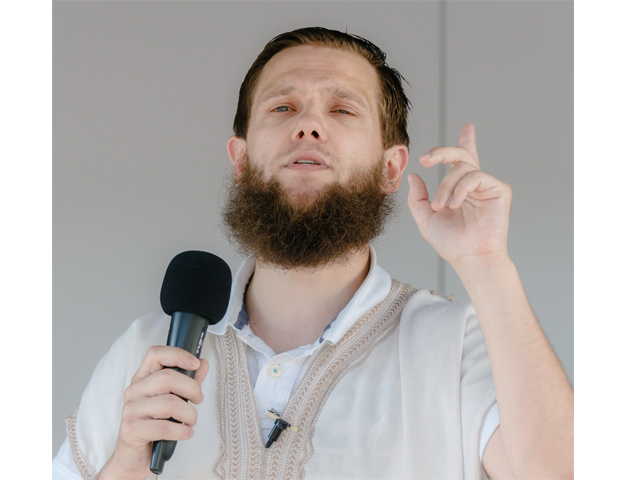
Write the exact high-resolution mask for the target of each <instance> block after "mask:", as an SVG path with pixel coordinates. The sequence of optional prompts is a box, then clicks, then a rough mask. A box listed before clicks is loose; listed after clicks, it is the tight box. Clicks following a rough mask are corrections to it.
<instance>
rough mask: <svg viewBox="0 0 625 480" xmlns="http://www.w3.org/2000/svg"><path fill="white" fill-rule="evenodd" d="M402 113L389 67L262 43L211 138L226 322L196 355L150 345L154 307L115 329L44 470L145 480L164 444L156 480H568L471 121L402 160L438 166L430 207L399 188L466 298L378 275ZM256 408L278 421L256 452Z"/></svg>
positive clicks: (568, 459)
mask: <svg viewBox="0 0 625 480" xmlns="http://www.w3.org/2000/svg"><path fill="white" fill-rule="evenodd" d="M407 110H408V101H407V99H406V97H405V94H404V92H403V89H402V86H401V76H400V75H399V74H398V73H397V72H396V71H394V70H392V69H390V68H389V67H388V66H387V65H386V63H385V61H384V54H383V53H382V52H381V51H380V50H379V49H378V48H377V47H375V46H374V45H372V44H371V43H370V42H367V41H366V40H364V39H361V38H359V37H356V36H351V35H347V34H344V33H340V32H335V31H329V30H325V29H320V28H308V29H301V30H297V31H295V32H289V33H286V34H283V35H280V36H278V37H276V38H275V39H274V40H272V41H271V42H270V43H269V44H268V45H267V46H266V47H265V49H264V50H263V52H261V54H260V55H259V57H258V59H257V60H256V62H255V63H254V65H253V66H252V67H251V69H250V71H249V72H248V74H247V76H246V78H245V80H244V82H243V85H242V87H241V91H240V97H239V105H238V110H237V114H236V117H235V125H234V130H235V135H234V136H232V137H231V138H230V139H229V140H228V144H227V150H228V154H229V157H230V159H231V161H232V164H233V167H234V175H233V185H232V187H231V190H230V196H229V199H228V204H227V206H226V208H225V210H224V223H225V225H226V226H227V228H228V232H229V235H230V237H231V239H232V240H234V241H235V242H237V243H238V244H239V246H240V247H241V250H242V251H244V252H246V253H249V254H251V256H250V258H249V259H248V260H247V261H246V262H245V263H244V264H243V265H242V267H241V268H240V270H239V272H238V273H237V276H236V278H235V281H234V284H233V288H232V295H231V300H230V305H229V308H228V312H227V313H226V316H225V317H224V319H223V320H222V321H221V322H220V323H219V324H218V325H215V326H212V327H210V328H209V332H210V335H209V336H208V341H207V342H206V344H205V347H204V350H203V352H202V359H201V360H199V361H198V360H197V359H195V358H194V357H193V356H192V355H191V354H188V353H187V352H184V351H182V350H179V349H176V348H173V347H166V346H157V347H154V346H153V345H158V344H159V343H160V344H162V342H163V340H164V338H165V336H166V332H167V328H168V317H167V316H166V315H164V314H162V312H161V313H156V314H153V315H149V316H146V317H143V318H141V319H138V320H137V321H135V322H134V323H133V325H132V326H131V328H130V329H129V330H128V332H126V333H125V334H124V335H123V336H122V337H121V338H120V339H119V340H118V341H117V342H116V343H115V344H114V345H113V347H112V349H111V351H110V352H109V354H107V356H105V357H104V358H103V360H102V361H101V362H100V364H99V365H98V367H97V369H96V372H95V373H94V376H93V378H92V381H91V382H90V384H89V386H88V388H87V390H86V391H85V394H84V395H83V399H82V401H81V405H80V407H79V409H78V411H77V412H76V413H75V414H74V415H73V416H72V417H70V419H69V421H68V441H67V442H66V445H64V447H63V448H62V450H61V452H60V453H59V456H57V459H56V460H55V465H56V466H55V468H56V469H57V472H61V471H62V469H63V468H64V467H63V465H66V466H67V468H66V471H67V472H68V473H66V475H67V476H71V475H75V476H76V477H75V478H81V477H82V478H93V477H96V476H97V478H100V479H106V478H125V479H134V478H137V479H139V478H141V479H145V478H147V477H148V476H149V475H150V470H149V464H150V455H151V451H152V442H153V441H155V440H160V439H170V440H177V441H180V445H179V447H178V448H177V450H176V452H175V453H174V456H173V458H172V459H171V460H170V461H169V462H168V463H166V465H165V471H164V473H163V475H162V477H163V478H243V477H246V478H247V477H251V478H261V477H262V478H303V477H304V476H306V478H463V477H466V478H479V477H480V476H483V475H484V473H486V474H488V476H490V477H491V478H569V477H572V476H573V471H572V468H573V459H572V458H573V457H572V455H573V393H572V390H571V388H570V386H569V384H568V381H567V380H566V376H565V374H564V372H563V371H562V368H561V367H560V365H559V363H558V361H557V359H556V357H555V355H554V354H553V352H552V351H551V348H550V346H549V344H548V342H547V340H546V339H545V337H544V335H543V334H542V332H541V329H540V327H539V325H538V323H537V321H536V319H535V317H534V315H533V313H532V310H531V307H530V306H529V303H528V301H527V299H526V297H525V294H524V292H523V287H522V284H521V281H520V279H519V276H518V273H517V270H516V268H515V266H514V264H513V263H512V261H511V260H510V258H509V256H508V253H507V231H508V222H509V215H510V205H511V197H512V194H511V190H510V188H509V186H508V185H506V184H504V183H502V182H501V181H499V180H497V179H495V178H493V177H492V176H490V175H488V174H486V173H483V172H481V171H480V169H479V159H478V155H477V149H476V142H475V130H474V127H473V125H471V124H468V125H465V127H464V128H463V129H462V131H461V133H460V142H459V143H460V146H459V147H439V148H434V149H432V150H430V151H429V152H428V153H427V154H425V155H423V156H422V157H420V162H421V163H422V165H423V166H425V167H432V166H433V165H436V164H438V163H445V164H451V165H452V168H451V170H450V171H449V173H448V174H447V175H446V177H445V178H444V179H443V181H442V183H441V185H440V186H439V188H438V190H437V192H436V195H435V197H434V199H433V200H432V202H430V201H429V200H428V192H427V190H426V188H425V185H424V183H423V181H422V179H421V178H420V177H419V176H418V175H416V174H411V175H409V176H408V182H409V185H410V193H409V195H408V206H409V208H410V210H411V212H412V214H413V216H414V219H415V221H416V222H417V225H418V227H419V230H420V232H421V234H422V235H423V236H424V237H425V238H426V240H427V241H428V242H429V243H430V244H431V245H432V246H433V247H434V248H435V249H436V251H437V252H438V253H439V254H440V255H441V256H442V257H443V258H444V259H445V260H447V261H448V262H449V263H450V264H451V265H452V266H453V267H454V269H455V270H456V272H457V273H458V275H459V277H460V278H461V280H462V281H463V284H464V285H465V287H466V289H467V292H468V293H469V296H470V298H471V301H472V304H464V303H461V302H451V301H449V300H447V299H444V298H441V297H440V296H438V295H434V294H432V293H430V292H427V291H421V290H419V291H415V290H414V289H413V288H412V287H410V286H408V285H402V284H399V283H398V282H396V281H392V280H391V278H390V276H389V275H388V274H387V273H386V272H384V271H383V270H382V269H381V268H380V267H379V266H378V265H377V263H376V256H375V252H374V250H373V249H372V248H371V247H370V246H369V242H370V241H371V240H372V239H373V238H375V237H376V236H377V235H378V234H379V233H380V232H381V230H382V228H383V225H384V220H385V218H386V217H387V216H388V215H389V214H390V212H391V211H392V200H393V195H392V194H393V193H394V192H396V191H397V189H398V188H399V185H400V181H401V177H402V174H403V172H404V170H405V168H406V165H407V162H408V145H409V139H408V135H407V133H406V119H407ZM478 318H479V324H478V321H477V319H478ZM482 335H483V336H482ZM209 362H210V363H211V366H210V369H209ZM172 366H178V367H181V368H185V369H192V370H196V375H195V379H190V378H188V377H185V376H184V375H181V374H179V373H177V372H175V371H172V370H171V369H165V368H164V367H172ZM491 370H492V374H491ZM179 397H182V398H185V399H188V400H189V401H190V402H191V403H193V404H194V405H195V406H193V405H190V404H189V403H186V402H185V401H183V400H182V399H181V398H179ZM495 399H496V401H495ZM269 409H273V410H275V411H276V412H278V414H280V415H281V416H282V418H283V419H284V420H286V421H287V422H289V423H290V424H291V426H292V427H294V428H292V429H287V430H285V431H284V433H282V434H281V436H280V437H279V438H278V439H277V440H276V441H275V442H274V443H272V444H271V443H269V442H267V440H268V435H269V431H270V430H271V428H272V426H273V425H274V421H275V418H272V417H270V416H268V415H266V414H265V412H266V411H267V410H269ZM170 417H173V418H175V419H176V420H178V421H179V422H181V423H173V422H169V421H167V420H166V419H168V418H170ZM70 458H71V461H70V460H69V459H70ZM72 462H73V465H72V464H71V463H72ZM482 467H483V470H484V471H483V470H482ZM72 472H74V473H72Z"/></svg>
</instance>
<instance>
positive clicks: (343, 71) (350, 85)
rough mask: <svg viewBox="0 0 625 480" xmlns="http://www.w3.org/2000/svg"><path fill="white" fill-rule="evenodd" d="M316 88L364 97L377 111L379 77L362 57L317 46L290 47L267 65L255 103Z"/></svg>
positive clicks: (259, 81)
mask: <svg viewBox="0 0 625 480" xmlns="http://www.w3.org/2000/svg"><path fill="white" fill-rule="evenodd" d="M314 89H320V90H321V89H323V91H330V92H331V91H335V92H336V91H341V92H347V93H352V94H355V95H357V96H361V97H362V98H363V99H364V100H365V101H366V102H367V103H368V104H369V106H370V108H371V110H372V111H374V110H375V105H376V98H377V92H378V75H377V72H376V70H375V68H373V66H372V65H371V64H370V63H369V62H368V61H367V60H366V59H365V58H364V57H363V56H361V55H359V54H357V53H354V52H348V51H344V50H338V49H335V48H329V47H322V46H316V45H304V46H297V47H289V48H286V49H284V50H282V51H280V52H278V53H277V54H276V55H274V56H273V57H272V58H271V60H269V62H267V64H266V65H265V67H264V68H263V70H262V73H261V75H260V77H259V79H258V83H257V85H256V89H255V92H254V101H253V104H254V105H257V104H258V101H259V100H261V101H262V100H263V98H266V97H268V96H272V95H273V94H276V93H279V92H281V91H282V92H286V91H301V92H308V91H310V90H314Z"/></svg>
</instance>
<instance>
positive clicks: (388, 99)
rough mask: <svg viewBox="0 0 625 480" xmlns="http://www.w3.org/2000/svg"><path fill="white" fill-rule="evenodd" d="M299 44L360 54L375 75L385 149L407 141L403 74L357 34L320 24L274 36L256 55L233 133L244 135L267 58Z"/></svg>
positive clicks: (407, 144) (241, 97)
mask: <svg viewBox="0 0 625 480" xmlns="http://www.w3.org/2000/svg"><path fill="white" fill-rule="evenodd" d="M302 45H317V46H321V47H329V48H335V49H337V50H343V51H346V52H354V53H358V54H360V55H362V56H363V57H364V58H365V59H366V60H367V61H368V62H369V63H370V64H371V66H373V68H375V70H376V72H377V74H378V80H379V89H378V98H377V103H378V114H379V117H380V128H381V133H382V146H383V148H384V150H388V149H389V148H391V147H392V146H393V145H406V147H408V146H409V144H410V138H409V137H408V132H407V125H408V111H409V110H410V107H411V105H410V100H408V98H407V97H406V94H405V92H404V89H403V86H402V80H403V81H406V80H405V79H404V77H403V76H402V75H401V74H400V73H399V72H398V71H397V70H396V69H394V68H391V67H389V66H388V65H387V63H386V53H384V52H383V51H382V50H380V48H379V47H377V46H376V45H374V44H373V43H371V42H370V41H369V40H366V39H364V38H362V37H359V36H358V35H352V34H348V33H343V32H339V31H337V30H328V29H326V28H323V27H307V28H300V29H298V30H294V31H292V32H287V33H283V34H281V35H278V36H277V37H274V38H273V39H272V40H271V41H270V42H269V43H268V44H267V45H265V48H264V49H263V51H262V52H260V54H259V55H258V57H257V58H256V60H255V61H254V63H253V64H252V66H251V67H250V69H249V71H248V72H247V75H245V79H244V80H243V83H242V84H241V89H240V90H239V103H238V105H237V113H236V115H235V117H234V126H233V128H234V134H235V135H236V136H238V137H241V138H243V139H246V138H247V130H248V128H249V122H250V114H251V111H252V101H253V97H254V91H255V88H256V85H257V83H258V79H259V78H260V74H261V72H262V70H263V68H264V67H265V65H266V64H267V62H269V60H271V58H272V57H273V56H274V55H275V54H276V53H278V52H280V51H282V50H284V49H286V48H290V47H297V46H302Z"/></svg>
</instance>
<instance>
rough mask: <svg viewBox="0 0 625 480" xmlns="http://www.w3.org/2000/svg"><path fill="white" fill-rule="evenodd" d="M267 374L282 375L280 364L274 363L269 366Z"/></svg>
mask: <svg viewBox="0 0 625 480" xmlns="http://www.w3.org/2000/svg"><path fill="white" fill-rule="evenodd" d="M269 375H271V376H272V377H273V378H278V377H279V376H280V375H282V368H281V367H280V365H277V364H276V365H272V366H271V367H269Z"/></svg>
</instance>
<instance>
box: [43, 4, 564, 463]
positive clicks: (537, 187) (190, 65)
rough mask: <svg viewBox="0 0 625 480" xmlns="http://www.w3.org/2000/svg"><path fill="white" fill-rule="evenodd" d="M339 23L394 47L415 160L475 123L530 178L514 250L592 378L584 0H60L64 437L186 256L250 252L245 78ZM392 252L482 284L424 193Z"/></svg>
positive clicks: (390, 261)
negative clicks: (240, 154)
mask: <svg viewBox="0 0 625 480" xmlns="http://www.w3.org/2000/svg"><path fill="white" fill-rule="evenodd" d="M314 25H321V26H325V27H327V28H333V29H337V30H342V31H345V30H346V29H347V31H348V32H350V33H356V34H358V35H361V36H364V37H365V38H367V39H369V40H371V41H373V42H374V43H376V44H377V45H378V46H380V47H381V48H382V49H383V50H384V51H386V52H387V54H388V57H387V58H388V61H389V63H390V65H391V66H393V67H395V68H397V69H398V70H399V71H400V72H402V74H403V75H404V76H405V77H406V79H407V80H408V82H409V83H410V85H411V86H409V87H407V92H408V96H409V98H410V99H411V101H412V104H413V113H412V115H411V119H410V123H409V133H410V136H411V139H412V146H411V161H410V163H409V166H408V169H407V172H416V173H418V174H419V175H421V176H422V177H423V178H424V180H425V182H426V184H427V187H428V190H429V192H430V193H431V194H433V193H434V192H435V191H436V188H437V186H438V183H439V180H440V178H442V175H444V173H445V167H436V168H434V169H425V168H423V167H422V166H421V165H420V164H419V163H418V157H419V155H421V154H423V153H425V152H426V151H427V150H429V149H430V148H432V147H434V146H438V145H443V144H445V145H457V143H458V135H459V132H460V129H461V127H462V125H464V124H465V123H468V122H472V123H474V124H475V125H476V131H477V144H478V151H479V153H480V160H481V164H482V169H483V170H484V171H486V172H488V173H490V174H492V175H494V176H495V177H497V178H500V179H501V180H503V181H505V182H506V183H509V184H510V185H511V186H512V189H513V194H514V200H513V207H512V218H511V226H510V235H509V249H510V254H511V257H512V259H513V260H514V261H515V262H516V264H517V267H518V269H519V271H520V273H521V278H522V279H523V281H524V285H525V289H526V292H527V294H528V296H529V299H530V302H531V303H532V306H533V309H534V311H535V313H536V315H537V317H538V319H539V321H540V324H541V325H542V327H543V329H544V331H545V333H546V335H547V337H548V339H549V341H550V342H551V344H552V345H553V347H554V349H555V351H556V353H557V355H558V357H559V358H560V360H561V361H562V364H563V366H564V369H565V370H566V372H567V375H568V376H569V380H570V381H571V382H572V381H573V2H491V1H489V2H474V1H472V2H449V3H443V2H256V1H255V2H208V1H194V2H164V1H159V2H121V1H115V2H93V1H89V2H66V1H55V2H54V4H53V221H54V225H53V439H52V440H53V441H52V448H53V453H56V451H57V450H58V448H59V447H60V445H61V443H62V441H63V439H64V437H65V424H64V419H65V418H66V417H67V416H68V415H69V414H71V413H72V411H73V410H74V408H75V407H76V405H77V403H78V402H79V401H80V396H81V393H82V391H83V389H84V388H85V386H86V384H87V382H88V381H89V378H90V375H91V372H92V371H93V369H94V367H95V365H96V363H97V362H98V360H99V358H100V357H101V356H102V355H103V354H104V353H105V352H106V351H107V350H108V348H109V346H110V345H111V343H112V342H113V341H114V340H115V338H117V337H118V336H119V335H120V334H121V333H122V332H123V331H124V330H125V329H126V328H127V327H128V325H129V324H130V322H131V321H132V320H133V319H134V318H135V317H137V316H139V315H142V314H144V313H147V312H150V311H153V310H155V309H158V308H159V303H158V298H159V291H160V284H161V281H162V278H163V274H164V271H165V268H166V266H167V264H168V262H169V260H170V259H171V258H172V257H173V256H174V255H175V254H176V253H178V252H180V251H183V250H190V249H199V250H206V251H210V252H213V253H215V254H217V255H219V256H221V257H222V258H224V259H225V260H226V261H227V262H228V263H229V264H230V266H231V268H232V269H233V271H236V269H237V268H238V266H239V265H240V263H241V261H242V259H241V258H239V257H237V256H236V255H235V254H234V253H233V252H232V251H231V248H230V247H229V245H228V244H227V243H226V242H225V240H224V239H223V238H222V235H221V233H220V231H219V229H218V224H219V210H220V205H221V204H222V201H221V198H222V196H221V195H222V194H223V190H222V183H223V180H224V178H226V175H227V174H228V173H229V171H230V163H229V160H228V157H227V154H226V149H225V144H226V140H227V139H228V137H229V136H230V135H231V125H232V120H233V118H234V111H235V107H236V101H237V94H238V88H239V86H240V83H241V81H242V80H243V77H244V75H245V73H246V71H247V69H248V68H249V66H250V65H251V63H252V62H253V60H254V59H255V58H256V55H258V53H259V52H260V50H261V49H262V47H263V46H264V45H265V43H266V42H267V41H269V40H270V39H271V38H272V37H273V36H275V35H277V34H279V33H282V32H284V31H288V30H292V29H295V28H300V27H303V26H314ZM406 195H407V184H406V179H405V178H404V182H403V185H402V190H401V192H400V203H401V206H402V209H401V211H400V212H399V214H398V216H397V218H396V219H395V220H394V221H393V222H392V223H391V224H390V225H389V227H388V229H387V233H386V235H385V236H384V237H382V238H380V239H379V240H378V241H377V242H376V246H377V251H378V253H379V257H380V263H381V264H382V266H383V267H384V268H385V269H386V270H387V271H388V272H389V273H390V274H391V275H392V276H393V277H394V278H397V279H398V280H401V281H403V282H408V283H411V284H412V285H414V286H415V287H419V288H428V289H436V290H439V291H442V292H444V293H445V294H452V293H455V294H456V295H457V297H458V298H468V297H467V295H466V292H465V291H464V288H463V287H462V285H461V283H460V282H459V280H458V278H457V276H456V274H455V272H454V271H453V269H452V268H451V267H450V266H449V265H445V264H444V262H442V261H441V260H440V259H439V258H438V256H437V255H436V253H435V252H434V250H433V249H432V248H431V247H430V246H429V245H428V244H427V243H426V242H425V240H423V239H422V238H421V236H420V234H419V231H418V229H417V227H416V224H415V223H414V221H413V220H412V217H411V216H410V212H409V211H408V209H407V207H406V206H405V199H406ZM163 341H165V339H163Z"/></svg>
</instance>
